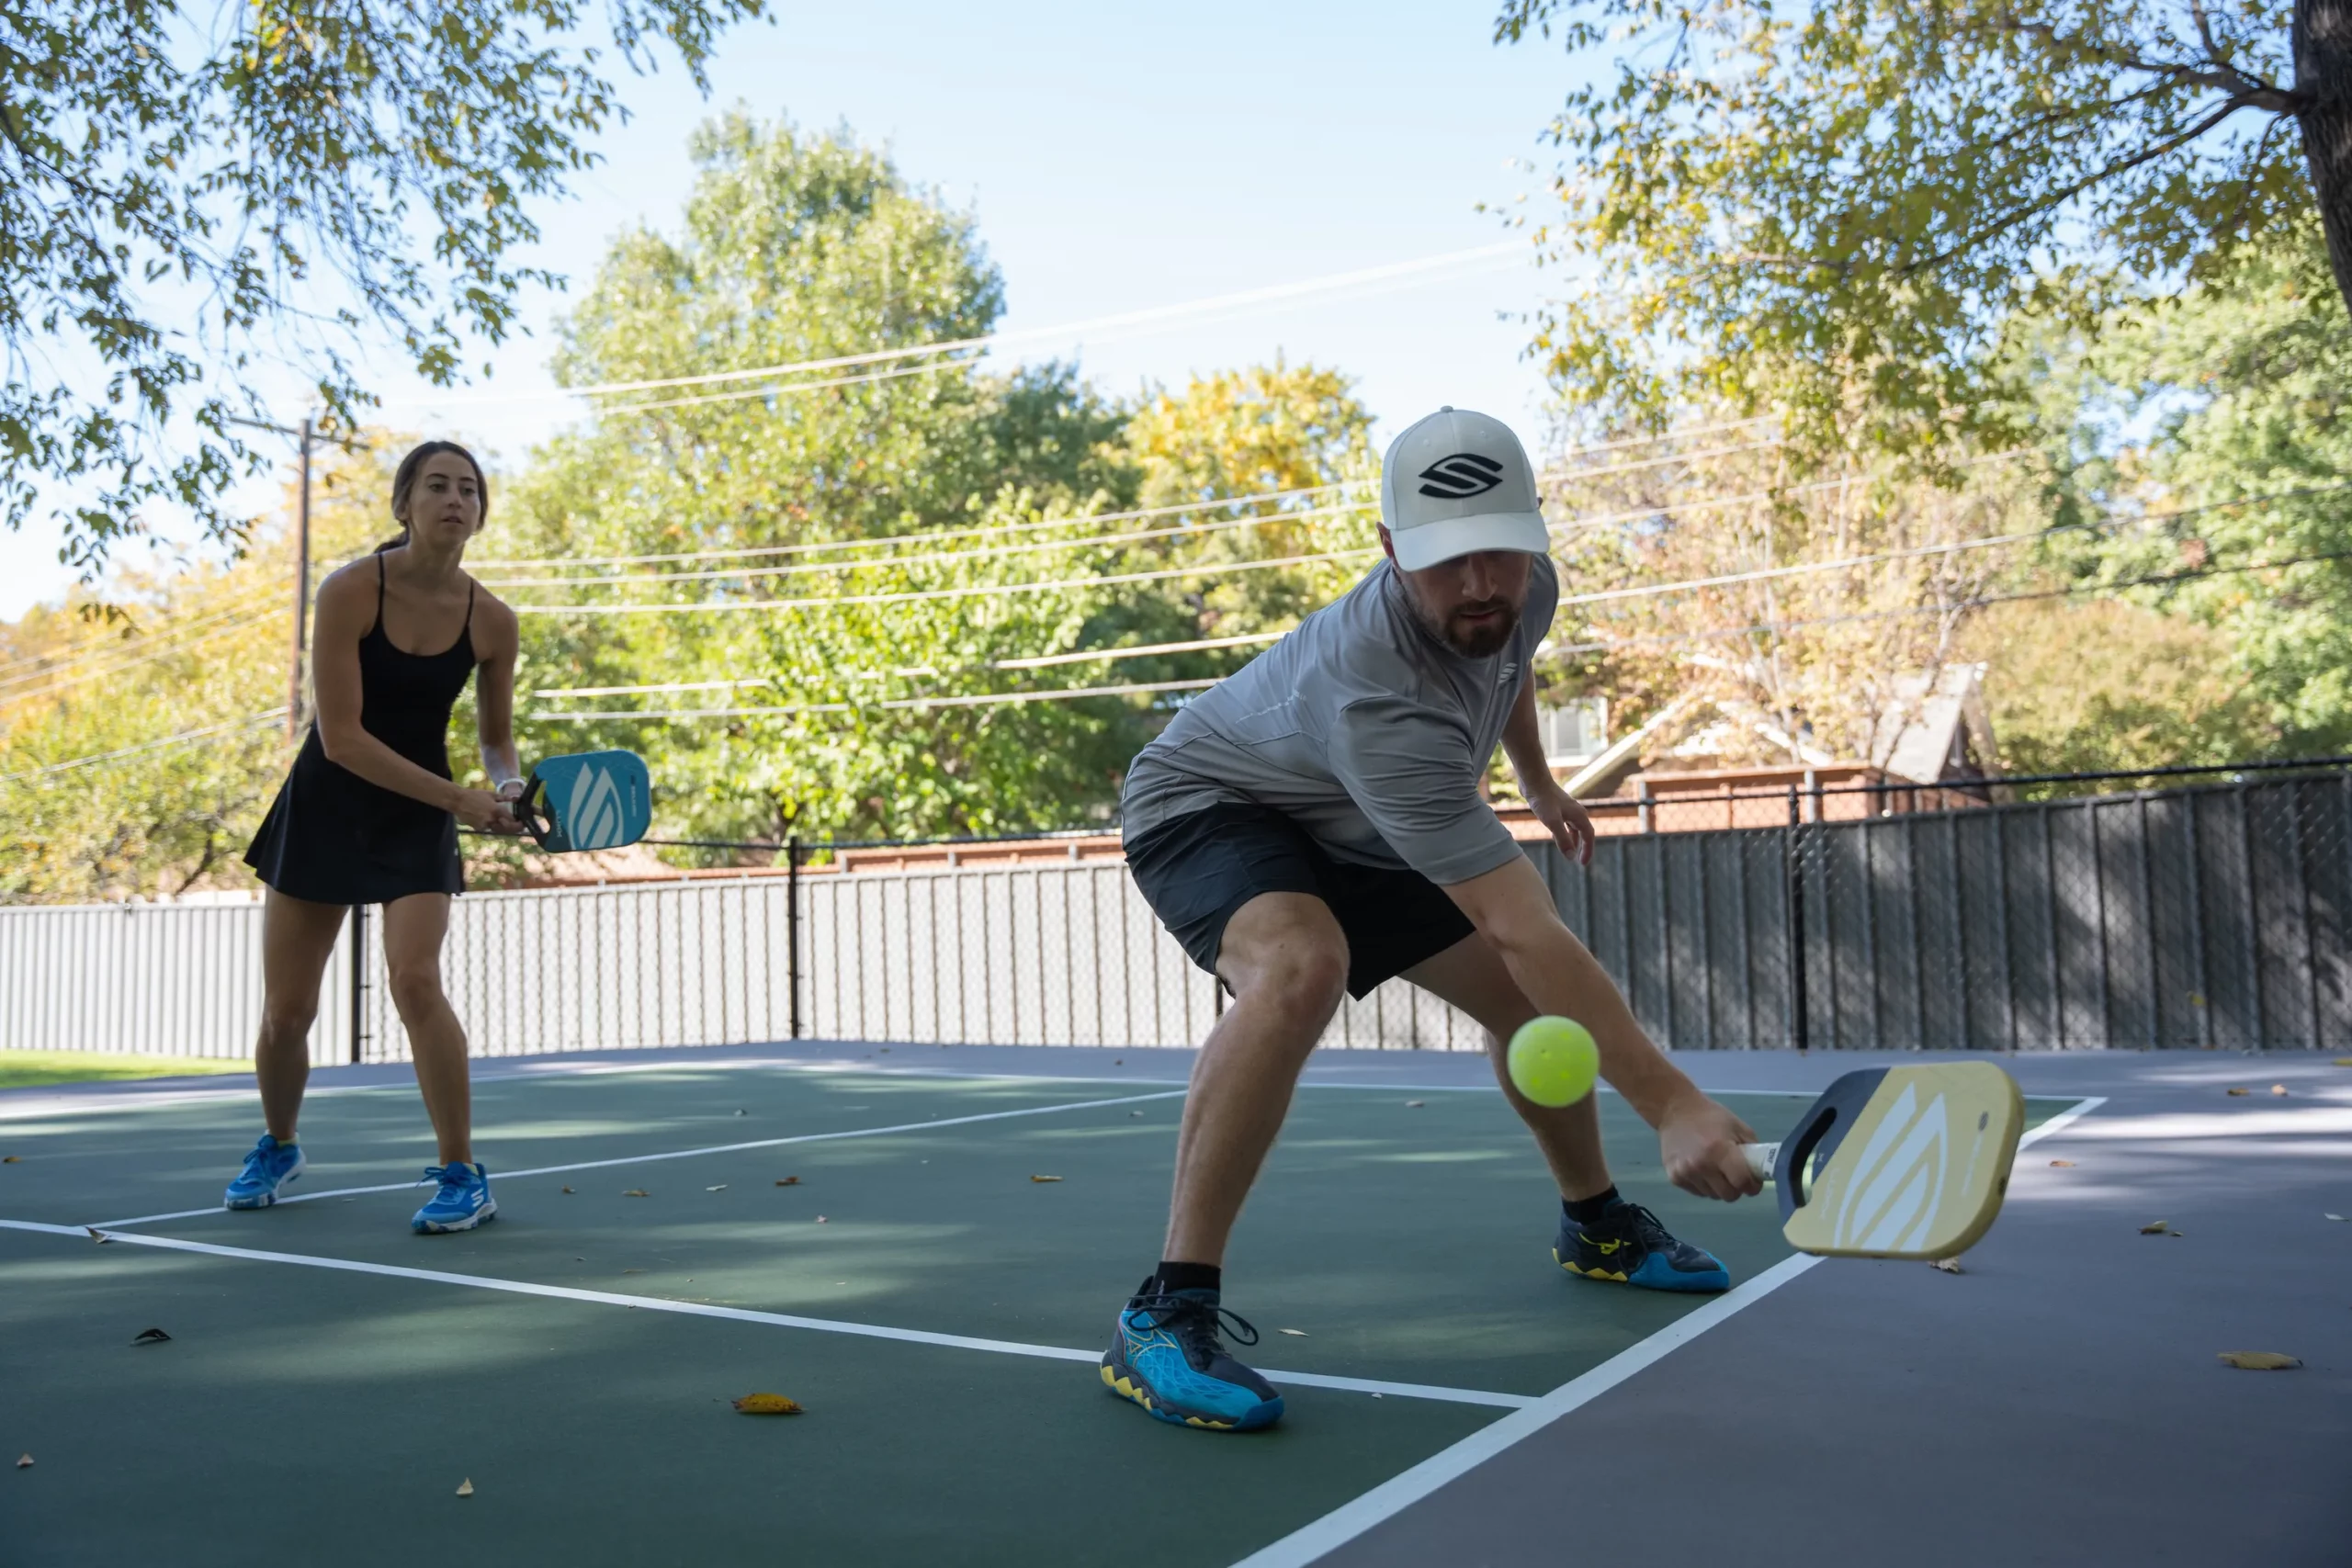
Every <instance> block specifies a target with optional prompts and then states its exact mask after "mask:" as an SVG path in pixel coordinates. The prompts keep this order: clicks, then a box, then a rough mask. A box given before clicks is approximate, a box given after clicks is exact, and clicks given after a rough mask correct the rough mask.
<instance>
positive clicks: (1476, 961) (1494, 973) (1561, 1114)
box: [1404, 935, 1611, 1201]
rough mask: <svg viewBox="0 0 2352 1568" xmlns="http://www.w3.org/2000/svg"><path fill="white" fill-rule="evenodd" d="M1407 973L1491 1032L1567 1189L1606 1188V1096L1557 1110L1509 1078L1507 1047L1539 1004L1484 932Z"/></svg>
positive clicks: (1513, 1089)
mask: <svg viewBox="0 0 2352 1568" xmlns="http://www.w3.org/2000/svg"><path fill="white" fill-rule="evenodd" d="M1404 977H1405V978H1406V979H1408V980H1410V981H1411V982H1412V983H1413V984H1414V985H1416V986H1419V987H1420V988H1421V989H1423V990H1425V991H1427V992H1429V993H1430V995H1431V996H1433V997H1435V998H1438V999H1439V1000H1441V1001H1444V1002H1449V1003H1451V1004H1453V1006H1454V1007H1457V1008H1459V1009H1461V1010H1463V1011H1464V1012H1466V1013H1468V1014H1469V1015H1470V1016H1471V1017H1472V1018H1474V1019H1476V1020H1477V1021H1478V1024H1479V1027H1481V1028H1483V1029H1484V1030H1485V1031H1486V1032H1487V1059H1488V1060H1489V1061H1490V1062H1491V1063H1492V1064H1493V1065H1494V1069H1495V1077H1496V1078H1497V1079H1498V1080H1499V1081H1500V1082H1501V1084H1502V1086H1503V1097H1504V1098H1505V1099H1506V1100H1510V1108H1511V1109H1512V1110H1513V1111H1518V1112H1519V1119H1520V1120H1521V1121H1522V1122H1526V1123H1527V1129H1528V1131H1529V1132H1531V1133H1532V1134H1535V1145H1536V1147H1538V1148H1540V1149H1542V1150H1543V1151H1544V1164H1546V1165H1548V1166H1550V1167H1551V1168H1552V1179H1553V1180H1554V1181H1555V1182H1557V1183H1558V1184H1559V1188H1560V1196H1561V1197H1563V1198H1566V1199H1568V1200H1569V1201H1576V1200H1578V1199H1583V1198H1590V1197H1592V1196H1594V1195H1595V1194H1597V1193H1601V1192H1606V1191H1607V1190H1609V1188H1610V1186H1611V1181H1610V1177H1609V1158H1608V1156H1607V1154H1606V1153H1604V1152H1603V1150H1602V1149H1601V1146H1600V1110H1599V1108H1598V1106H1597V1105H1596V1103H1595V1102H1596V1100H1598V1099H1599V1096H1597V1095H1590V1094H1588V1095H1586V1096H1585V1097H1584V1098H1583V1099H1582V1100H1577V1102H1576V1103H1575V1104H1574V1105H1566V1106H1562V1107H1560V1108H1558V1109H1557V1110H1554V1109H1552V1108H1550V1107H1548V1106H1542V1105H1538V1104H1536V1103H1535V1102H1534V1101H1533V1100H1530V1099H1528V1098H1527V1097H1526V1096H1525V1095H1523V1094H1521V1093H1520V1092H1519V1089H1518V1086H1517V1085H1515V1084H1513V1083H1512V1082H1511V1081H1510V1070H1509V1068H1508V1067H1507V1066H1506V1065H1505V1060H1504V1052H1505V1050H1506V1048H1507V1047H1508V1046H1509V1045H1510V1037H1511V1036H1512V1035H1513V1034H1516V1033H1518V1032H1519V1026H1520V1025H1521V1024H1522V1023H1525V1022H1526V1021H1528V1020H1529V1019H1531V1018H1533V1017H1534V1016H1535V1004H1534V1003H1533V1002H1531V1001H1529V1000H1528V999H1527V997H1526V995H1525V993H1523V992H1522V991H1521V990H1520V988H1519V982H1518V981H1516V980H1513V979H1512V978H1511V977H1510V969H1508V968H1507V967H1505V966H1504V964H1503V961H1502V955H1501V954H1499V953H1497V952H1496V951H1495V950H1494V947H1493V946H1492V944H1490V943H1489V942H1487V939H1486V938H1485V937H1482V936H1477V935H1471V936H1466V937H1464V938H1463V939H1462V940H1461V941H1460V942H1455V943H1454V944H1453V946H1452V947H1449V948H1447V949H1446V950H1445V951H1444V952H1443V953H1439V954H1438V955H1437V956H1436V957H1435V958H1431V959H1428V960H1426V961H1424V962H1422V963H1420V964H1415V965H1414V966H1413V967H1412V968H1410V969H1408V970H1406V971H1405V975H1404Z"/></svg>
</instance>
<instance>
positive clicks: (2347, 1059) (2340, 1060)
mask: <svg viewBox="0 0 2352 1568" xmlns="http://www.w3.org/2000/svg"><path fill="white" fill-rule="evenodd" d="M2335 1065H2336V1066H2339V1067H2352V1056H2338V1057H2336V1058H2335ZM11 1157H13V1156H11Z"/></svg>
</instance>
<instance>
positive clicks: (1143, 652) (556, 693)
mask: <svg viewBox="0 0 2352 1568" xmlns="http://www.w3.org/2000/svg"><path fill="white" fill-rule="evenodd" d="M1289 635H1290V633H1289V632H1287V631H1279V632H1251V633H1250V634H1249V635H1248V636H1246V637H1194V638H1193V639H1192V640H1191V641H1188V642H1154V643H1145V644H1142V645H1140V646H1137V647H1130V648H1100V649H1090V650H1087V651H1084V652H1079V653H1046V654H1040V655H1038V656H1036V657H1035V658H1031V659H997V660H989V662H988V663H986V664H975V665H970V666H967V668H965V669H963V670H956V671H941V670H932V669H916V670H893V671H888V675H887V677H886V676H883V675H881V674H880V673H879V672H877V674H876V679H883V678H888V679H895V680H910V679H913V678H916V677H919V676H925V675H932V676H937V675H945V674H959V675H961V674H972V673H976V672H978V671H983V670H1044V669H1048V668H1051V667H1053V666H1055V665H1061V664H1103V663H1115V662H1117V661H1118V660H1126V659H1152V658H1157V657H1159V656H1162V655H1165V654H1170V653H1207V652H1212V651H1215V650H1217V649H1231V648H1250V647H1255V646H1259V645H1262V644H1265V643H1270V642H1280V641H1281V640H1282V639H1283V637H1288V636H1289ZM782 684H783V682H780V681H778V680H777V679H776V678H775V676H772V675H763V676H760V677H758V678H756V679H753V680H749V681H665V682H661V683H659V684H657V685H650V686H547V687H542V688H541V689H539V690H538V691H537V692H534V693H533V694H531V696H532V700H533V701H534V702H546V701H548V700H550V699H552V698H556V697H628V696H640V695H642V696H651V695H654V694H660V693H666V692H741V691H748V690H752V689H753V688H758V687H769V688H773V687H776V686H780V685H782Z"/></svg>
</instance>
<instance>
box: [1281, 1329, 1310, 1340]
mask: <svg viewBox="0 0 2352 1568" xmlns="http://www.w3.org/2000/svg"><path fill="white" fill-rule="evenodd" d="M1274 1332H1276V1333H1277V1334H1287V1335H1290V1336H1291V1337H1294V1338H1297V1339H1304V1338H1306V1330H1305V1329H1304V1328H1279V1329H1276V1330H1275V1331H1274Z"/></svg>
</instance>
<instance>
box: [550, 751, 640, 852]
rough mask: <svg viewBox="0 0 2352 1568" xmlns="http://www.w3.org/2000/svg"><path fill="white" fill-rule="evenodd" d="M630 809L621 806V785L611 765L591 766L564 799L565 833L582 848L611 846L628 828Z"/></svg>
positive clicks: (602, 848) (599, 848)
mask: <svg viewBox="0 0 2352 1568" xmlns="http://www.w3.org/2000/svg"><path fill="white" fill-rule="evenodd" d="M627 822H628V813H627V812H625V811H624V810H623V809H622V807H621V792H620V786H619V785H617V784H615V783H614V782H613V775H612V773H611V772H610V771H609V770H607V769H604V768H597V767H587V768H582V769H581V770H580V776H579V777H578V778H577V779H575V780H573V781H572V784H571V798H570V799H569V800H567V801H565V802H564V806H563V828H564V836H565V837H566V838H568V839H570V840H571V847H572V848H574V849H578V850H608V849H611V848H612V847H613V846H614V845H616V844H617V843H619V842H620V841H621V840H622V839H623V837H624V836H625V835H626V832H627Z"/></svg>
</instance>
